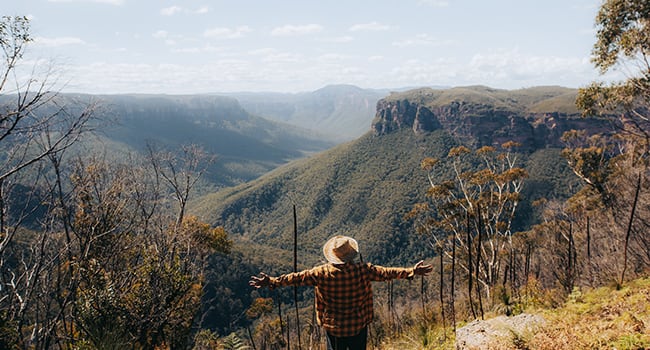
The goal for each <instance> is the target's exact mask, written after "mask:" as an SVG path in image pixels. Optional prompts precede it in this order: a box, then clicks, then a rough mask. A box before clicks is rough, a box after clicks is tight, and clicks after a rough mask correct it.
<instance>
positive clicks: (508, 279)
mask: <svg viewBox="0 0 650 350" xmlns="http://www.w3.org/2000/svg"><path fill="white" fill-rule="evenodd" d="M649 13H650V4H648V3H647V2H642V1H621V0H608V1H605V2H604V3H603V6H602V8H601V12H600V14H599V17H598V23H599V27H598V30H599V31H598V42H597V44H596V46H595V51H594V54H595V61H594V62H595V63H596V65H597V67H599V68H601V69H602V70H603V71H606V70H607V69H609V68H610V67H612V65H613V64H615V63H616V62H618V61H619V60H621V59H624V60H626V61H628V60H638V67H640V68H641V69H640V71H639V74H638V75H637V76H634V77H632V78H630V79H629V80H628V81H625V82H622V83H619V84H614V85H613V86H604V85H603V84H594V85H592V86H589V87H587V88H585V89H581V90H580V91H578V94H577V100H576V101H577V107H578V108H579V110H580V111H584V113H585V117H586V118H591V117H596V116H597V117H599V118H604V119H607V120H611V121H612V123H611V124H612V125H615V126H616V127H618V129H616V130H615V132H608V133H599V134H586V133H585V132H583V131H580V130H572V131H569V132H567V133H565V135H564V137H563V141H564V144H565V148H564V149H563V150H559V149H543V150H537V151H535V152H531V153H525V152H521V153H520V152H517V151H516V149H517V146H518V144H516V143H511V142H507V143H504V144H501V145H487V146H484V147H483V146H482V147H479V148H476V149H475V148H473V147H472V145H466V144H463V143H462V142H461V141H460V140H458V139H456V138H454V137H453V133H450V132H446V131H445V130H436V131H433V132H431V133H429V134H426V135H422V134H413V133H411V132H410V131H408V130H407V131H398V132H395V133H391V134H387V135H381V137H379V136H375V135H370V134H368V135H366V136H364V137H362V138H360V139H358V140H356V141H354V142H351V143H349V144H347V145H343V146H341V147H338V148H336V149H334V150H332V151H331V152H329V153H328V156H327V157H319V158H314V159H317V160H318V161H319V162H321V163H322V164H317V165H318V166H316V165H315V163H312V161H313V160H312V161H307V160H304V161H298V162H294V163H292V164H289V165H287V166H286V167H284V168H283V169H281V170H279V171H277V172H275V173H274V174H272V175H268V176H264V177H262V178H260V179H259V180H256V181H252V182H249V183H245V184H241V185H240V186H236V187H232V188H229V189H227V190H225V191H222V192H219V193H216V194H212V195H209V196H206V197H203V198H201V200H198V201H192V200H191V199H192V196H193V195H195V194H196V192H195V191H196V187H195V186H197V185H199V184H200V181H201V179H202V178H203V175H204V173H205V171H207V169H209V166H210V164H211V162H210V160H211V159H212V156H211V155H210V154H206V153H205V152H204V151H203V150H202V149H201V148H199V147H196V146H182V147H180V146H179V150H180V151H179V152H174V153H170V152H165V151H162V150H160V149H156V148H154V147H150V148H149V153H148V154H147V155H146V156H144V157H142V156H135V155H134V156H132V157H124V156H122V157H119V158H112V157H111V156H110V155H106V154H103V155H101V156H100V155H97V154H96V153H95V152H90V151H88V152H80V151H79V150H78V149H75V147H83V146H84V143H83V142H82V140H83V137H84V136H86V135H88V134H91V133H92V131H93V129H94V128H95V127H97V126H98V125H100V124H99V122H98V121H97V120H96V119H95V118H94V117H95V116H96V114H95V112H96V108H98V107H97V105H95V104H94V103H88V101H86V103H82V104H75V105H68V103H69V102H70V100H61V99H59V95H58V94H57V93H56V92H53V91H56V89H53V88H52V86H51V85H49V83H48V82H49V81H50V80H49V79H48V76H46V77H44V78H43V77H38V79H31V78H30V79H28V80H27V81H16V82H11V83H12V84H14V86H17V87H19V89H21V90H20V91H11V92H12V93H11V94H6V95H5V94H4V92H5V89H6V88H7V85H5V84H6V83H7V81H8V80H2V81H1V82H0V92H2V93H3V95H2V97H3V106H5V107H3V108H4V109H3V110H2V111H1V112H0V146H1V147H2V150H3V153H2V155H0V348H3V349H4V348H6V349H120V348H125V347H128V348H133V349H166V348H169V349H186V348H194V349H215V348H216V349H247V348H254V349H280V348H284V347H289V346H293V347H294V348H305V347H310V348H322V347H323V344H324V337H323V334H321V332H320V329H319V327H318V326H317V325H316V324H315V320H314V310H313V306H312V305H311V300H312V296H311V290H310V289H309V288H302V289H298V290H297V293H296V294H297V297H294V295H293V294H292V293H291V291H286V290H285V291H282V290H277V291H252V290H251V289H250V288H249V287H248V286H247V280H248V278H249V276H250V275H252V274H255V273H257V272H258V271H259V270H264V271H266V272H269V273H271V274H278V273H283V272H287V271H288V270H289V268H288V266H289V265H290V263H289V262H290V261H291V260H292V258H291V256H290V253H289V251H290V250H291V248H293V247H291V241H290V240H288V239H287V236H290V232H291V231H292V229H293V224H294V223H293V222H292V221H291V217H290V215H288V213H290V211H291V209H292V208H293V207H294V206H295V205H296V204H297V203H296V201H297V200H304V202H301V203H302V205H298V206H297V207H298V217H299V218H300V219H299V222H298V224H299V227H300V228H301V230H302V231H303V232H308V233H309V234H304V235H303V236H301V244H302V246H301V251H302V252H303V253H304V254H303V258H304V260H303V261H300V263H299V266H301V267H306V266H311V265H314V264H316V263H318V260H319V259H320V255H321V252H320V246H321V244H322V242H324V241H325V239H326V238H327V237H328V236H329V235H331V234H332V233H334V232H340V233H347V231H351V230H355V231H356V232H355V237H357V238H358V239H359V240H360V241H362V242H364V243H365V245H364V246H363V249H362V253H363V254H367V255H365V256H364V257H365V258H366V259H367V260H373V261H379V262H380V263H382V264H391V265H398V264H399V265H406V264H408V263H409V262H411V259H413V260H415V258H425V259H427V260H428V261H429V262H431V263H433V264H434V265H435V269H434V273H433V274H432V276H431V277H429V278H422V279H416V280H412V281H399V282H397V281H396V282H391V283H386V284H382V285H377V286H376V288H375V303H376V308H375V309H376V320H375V322H374V323H373V324H372V325H371V327H370V332H369V343H370V344H371V345H372V346H373V347H374V348H384V349H395V348H402V349H448V348H455V347H457V346H458V344H456V343H455V340H456V339H455V335H456V333H455V331H457V330H458V329H459V328H460V327H463V326H466V325H467V324H469V323H470V322H473V321H475V320H485V319H489V318H491V317H493V316H497V315H500V316H502V315H505V316H512V315H524V314H534V315H538V316H540V317H542V318H543V319H544V320H545V322H544V323H542V324H540V326H539V327H536V328H535V330H534V331H530V332H529V331H518V330H516V329H514V328H513V329H511V330H510V334H509V335H508V336H507V337H505V338H500V339H497V340H496V342H495V346H494V348H517V349H574V348H622V349H638V348H648V347H650V338H649V337H648V334H650V329H649V327H650V326H649V325H650V318H649V317H650V316H649V315H650V309H649V306H648V305H650V281H649V280H648V277H647V276H648V275H649V274H650V236H649V235H648V231H649V228H650V227H649V226H650V219H649V217H650V216H649V215H650V191H649V190H650V173H649V172H648V169H649V165H650V164H649V163H648V159H649V158H648V154H649V152H648V151H649V148H648V147H649V146H650V145H649V144H648V140H650V124H649V123H648V111H649V110H650V108H649V106H648V102H649V101H650V66H649V65H648V60H647V55H648V52H647V50H648V49H647V48H648V44H647V43H648V35H647V33H648V30H649V28H648V27H647V26H648V20H649V19H648V14H649ZM0 39H2V40H0V46H1V48H2V49H3V50H2V52H3V54H4V60H3V64H5V62H6V65H3V66H1V67H2V68H3V69H5V72H4V73H5V74H4V75H3V76H5V77H17V76H18V75H14V74H13V73H14V69H15V68H16V63H17V62H18V61H20V60H21V59H22V54H23V50H24V47H25V45H26V44H28V43H29V42H30V41H31V37H30V35H29V21H28V19H27V18H24V17H3V19H2V21H0ZM7 79H10V78H7ZM53 80H56V79H53ZM37 82H41V83H39V84H41V85H35V84H37ZM23 89H24V90H23ZM452 90H455V91H435V90H431V89H418V90H414V91H412V92H409V93H407V94H406V95H400V96H399V98H400V99H402V98H405V96H406V98H408V99H411V100H412V101H413V102H417V103H421V104H424V105H428V106H440V105H441V104H448V103H451V104H453V103H455V102H457V101H456V99H458V98H461V99H465V100H466V102H467V103H468V104H469V105H472V106H474V107H473V108H474V109H472V110H471V111H470V112H471V113H470V114H477V115H480V114H481V113H483V112H485V111H487V110H490V112H493V111H495V110H496V111H500V110H506V109H508V110H516V111H518V112H520V113H528V112H532V111H535V112H543V113H546V112H558V111H559V110H560V108H559V107H558V106H559V105H566V102H567V101H569V100H572V99H573V95H572V94H573V91H568V90H565V89H562V88H555V87H551V88H534V89H524V90H521V91H516V92H504V91H498V90H494V89H491V88H488V87H472V88H458V89H452ZM452 95H453V98H452V97H451V96H452ZM393 97H395V96H393ZM390 98H391V97H389V99H390ZM8 100H11V101H10V102H7V101H8ZM63 101H65V103H64V102H63ZM556 103H557V105H556ZM53 106H54V107H56V108H53ZM573 112H575V111H574V110H572V109H571V108H568V109H565V113H573ZM73 149H75V152H72V150H73ZM125 160H128V161H125ZM215 201H216V202H220V204H219V211H217V210H216V209H215V206H214V205H213V203H214V202H215ZM271 212H274V213H276V214H277V213H280V214H278V216H276V217H275V218H272V217H271V215H270V214H269V213H271ZM193 214H197V215H198V216H194V215H193ZM285 214H286V215H285ZM278 217H286V219H278ZM233 232H234V234H233ZM405 233H408V235H404V234H405ZM294 307H295V309H294Z"/></svg>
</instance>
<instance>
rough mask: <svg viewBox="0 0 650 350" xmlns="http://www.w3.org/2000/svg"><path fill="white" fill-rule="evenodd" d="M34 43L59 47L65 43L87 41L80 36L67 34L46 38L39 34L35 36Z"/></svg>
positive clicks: (74, 43) (75, 43)
mask: <svg viewBox="0 0 650 350" xmlns="http://www.w3.org/2000/svg"><path fill="white" fill-rule="evenodd" d="M34 43H35V44H36V45H39V46H46V47H58V46H65V45H83V44H85V42H84V41H83V40H81V39H80V38H76V37H71V36H65V37H58V38H45V37H42V36H38V37H35V38H34Z"/></svg>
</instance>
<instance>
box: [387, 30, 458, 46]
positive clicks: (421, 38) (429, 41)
mask: <svg viewBox="0 0 650 350" xmlns="http://www.w3.org/2000/svg"><path fill="white" fill-rule="evenodd" d="M451 44H453V41H451V40H437V39H436V38H434V37H432V36H431V35H429V34H425V33H423V34H418V35H416V36H415V37H413V38H409V39H404V40H401V41H394V42H393V46H397V47H405V46H443V45H451Z"/></svg>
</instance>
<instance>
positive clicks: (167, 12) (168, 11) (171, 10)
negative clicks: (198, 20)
mask: <svg viewBox="0 0 650 350" xmlns="http://www.w3.org/2000/svg"><path fill="white" fill-rule="evenodd" d="M208 12H210V8H209V7H208V6H201V7H199V8H198V9H196V10H190V9H187V8H184V7H181V6H176V5H174V6H169V7H165V8H162V9H160V14H161V15H163V16H173V15H175V14H177V13H186V14H197V15H203V14H206V13H208Z"/></svg>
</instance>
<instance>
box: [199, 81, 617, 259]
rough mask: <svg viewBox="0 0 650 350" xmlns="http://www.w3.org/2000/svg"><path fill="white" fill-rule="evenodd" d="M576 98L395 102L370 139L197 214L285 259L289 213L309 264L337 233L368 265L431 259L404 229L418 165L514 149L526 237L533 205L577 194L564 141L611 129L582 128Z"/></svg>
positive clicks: (215, 198)
mask: <svg viewBox="0 0 650 350" xmlns="http://www.w3.org/2000/svg"><path fill="white" fill-rule="evenodd" d="M575 94H576V90H573V89H566V88H561V87H538V88H531V89H522V90H516V91H506V90H498V89H491V88H488V87H483V86H476V87H464V88H454V89H445V90H439V89H430V88H422V89H415V90H410V91H406V92H402V93H393V94H390V95H389V96H386V97H385V98H383V99H381V100H380V101H379V102H378V105H377V111H376V116H375V118H374V119H373V121H372V123H371V124H372V131H370V132H368V133H366V134H365V135H364V136H362V137H360V138H358V139H356V140H354V141H352V142H349V143H345V144H342V145H339V146H337V147H335V148H332V149H330V150H328V151H324V152H322V153H319V154H317V155H314V156H312V157H309V158H308V159H303V160H300V161H296V162H293V163H292V164H290V165H288V166H285V167H282V168H280V169H277V170H275V171H273V172H270V173H268V174H266V175H264V176H263V177H261V178H259V179H257V180H255V181H252V182H249V183H246V184H242V185H240V186H237V187H234V188H230V189H226V190H224V191H220V192H218V193H213V194H209V195H207V196H205V197H204V198H202V199H201V200H199V201H197V202H195V206H194V209H195V210H196V212H198V213H200V214H201V216H202V217H203V218H204V219H205V220H206V221H208V222H212V223H213V224H215V225H224V226H225V227H226V229H227V230H228V232H231V233H232V234H233V236H234V237H239V238H241V239H243V240H245V241H246V242H248V243H250V244H253V245H257V244H259V245H261V246H260V249H267V250H271V251H273V250H276V249H277V250H280V251H281V250H282V249H287V248H288V247H287V246H286V242H287V241H291V240H290V239H289V238H290V237H291V234H292V224H291V220H289V218H290V217H291V214H290V211H291V207H292V205H294V204H295V205H296V206H297V208H298V217H299V227H300V235H301V241H302V242H306V243H304V246H303V247H302V248H301V249H305V250H306V251H308V252H312V253H313V255H312V256H310V257H308V258H307V261H308V262H309V263H313V262H315V260H314V259H318V257H319V252H318V247H319V246H320V245H319V242H322V241H324V240H325V238H326V237H328V236H330V235H332V234H334V233H336V232H341V233H347V234H350V235H353V236H355V237H357V238H359V239H361V241H363V242H364V246H365V247H366V249H367V250H366V253H367V256H368V258H372V259H379V260H380V262H381V263H388V262H391V263H396V262H403V261H404V260H409V258H411V257H413V256H417V255H419V254H423V249H425V250H426V249H427V248H425V247H423V246H424V245H423V244H422V238H421V237H417V236H416V235H415V234H414V228H413V226H412V225H411V223H409V222H407V221H405V220H404V219H403V215H404V213H405V212H407V211H408V210H409V209H410V208H411V207H412V205H413V204H415V203H416V202H418V201H421V200H423V198H424V193H425V191H426V189H427V183H428V182H427V180H426V176H425V174H424V172H423V171H421V170H420V162H421V160H422V159H423V158H424V157H427V156H430V157H436V158H441V159H444V158H446V155H447V153H448V151H449V150H450V149H451V148H452V147H455V146H458V145H461V144H464V145H467V146H468V147H476V148H478V147H481V146H485V145H489V146H499V145H501V144H502V143H504V142H507V141H517V142H519V143H521V147H520V149H519V152H521V155H520V157H519V159H520V161H521V166H523V167H525V168H527V170H528V172H529V174H530V178H529V179H528V181H527V182H526V186H525V188H526V189H525V191H524V194H525V196H526V198H524V199H523V204H522V206H521V208H520V211H521V214H520V219H519V220H518V222H517V225H518V226H517V229H525V228H526V227H528V226H529V225H530V224H531V223H532V222H533V220H534V216H535V214H534V212H533V208H532V205H531V203H532V201H533V200H535V199H539V198H542V197H545V198H547V197H550V198H553V197H558V198H566V197H568V196H569V195H570V194H572V193H573V191H575V188H576V185H577V182H576V179H575V177H574V176H573V174H572V173H571V172H570V170H569V169H568V167H567V166H566V164H565V161H564V160H563V159H562V158H561V157H560V150H561V148H562V147H563V145H562V142H561V140H560V138H561V136H562V134H563V133H564V131H568V130H571V129H586V130H587V131H588V132H596V131H598V132H602V131H604V130H610V128H611V127H610V125H609V124H608V123H606V122H604V121H600V120H596V119H584V118H582V117H581V116H580V115H579V113H578V111H577V110H576V108H575V107H574V105H573V101H574V99H575ZM440 175H441V177H443V175H446V174H440ZM274 253H275V255H276V256H277V254H281V252H279V251H275V252H274ZM429 253H431V252H429ZM268 255H269V256H274V254H268ZM307 256H308V255H307Z"/></svg>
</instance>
